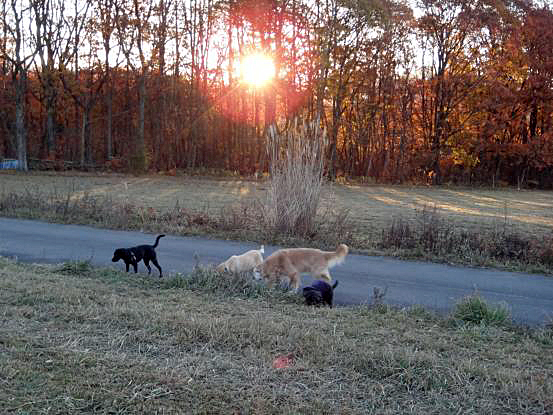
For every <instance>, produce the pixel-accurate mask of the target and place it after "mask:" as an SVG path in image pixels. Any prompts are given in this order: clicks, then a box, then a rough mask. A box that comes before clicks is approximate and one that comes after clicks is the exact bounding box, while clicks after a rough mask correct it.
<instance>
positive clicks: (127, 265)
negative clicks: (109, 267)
mask: <svg viewBox="0 0 553 415" xmlns="http://www.w3.org/2000/svg"><path fill="white" fill-rule="evenodd" d="M129 265H130V264H129V263H128V262H125V268H126V269H127V272H129Z"/></svg>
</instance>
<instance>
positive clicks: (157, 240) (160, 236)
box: [152, 235, 165, 248]
mask: <svg viewBox="0 0 553 415" xmlns="http://www.w3.org/2000/svg"><path fill="white" fill-rule="evenodd" d="M164 236H165V235H159V236H158V237H157V238H156V243H155V244H153V245H152V246H153V247H154V248H155V247H156V246H157V244H158V243H159V238H163V237H164Z"/></svg>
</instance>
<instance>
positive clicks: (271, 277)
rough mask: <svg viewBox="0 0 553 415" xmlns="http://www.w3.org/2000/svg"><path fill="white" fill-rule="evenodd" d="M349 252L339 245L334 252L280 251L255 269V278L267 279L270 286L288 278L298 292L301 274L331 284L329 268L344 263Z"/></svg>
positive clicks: (310, 249) (346, 248) (300, 249)
mask: <svg viewBox="0 0 553 415" xmlns="http://www.w3.org/2000/svg"><path fill="white" fill-rule="evenodd" d="M348 252H349V248H348V246H347V245H345V244H340V245H338V248H336V251H334V252H326V251H321V250H320V249H312V248H291V249H279V250H278V251H276V252H274V253H273V254H272V255H270V256H269V257H268V258H267V259H265V261H263V263H262V264H260V265H258V266H256V267H255V269H254V271H253V272H254V277H255V279H256V280H260V279H262V278H263V279H265V281H267V284H268V285H272V284H274V283H275V282H280V281H281V278H282V277H287V278H288V282H289V285H290V286H292V287H293V288H294V290H295V291H298V289H299V286H300V277H301V274H310V275H312V276H313V277H314V278H321V277H322V278H324V279H325V280H327V281H329V282H330V281H331V280H332V277H331V276H330V273H329V272H328V270H329V268H332V267H334V266H336V265H338V264H341V263H342V262H344V259H345V258H346V255H347V254H348Z"/></svg>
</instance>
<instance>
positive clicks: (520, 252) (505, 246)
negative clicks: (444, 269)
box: [378, 206, 553, 267]
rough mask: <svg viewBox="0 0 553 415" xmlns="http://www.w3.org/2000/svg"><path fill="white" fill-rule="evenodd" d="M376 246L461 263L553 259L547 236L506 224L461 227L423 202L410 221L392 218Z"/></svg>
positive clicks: (549, 261) (552, 261)
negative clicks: (488, 227)
mask: <svg viewBox="0 0 553 415" xmlns="http://www.w3.org/2000/svg"><path fill="white" fill-rule="evenodd" d="M378 246H379V247H380V248H385V249H390V248H391V249H399V250H404V251H406V252H409V251H411V252H414V253H418V254H427V255H430V256H434V257H441V258H450V259H452V258H456V259H460V260H462V261H463V262H464V263H480V262H481V261H482V259H483V258H486V259H491V260H495V261H499V262H503V263H511V262H517V263H519V264H532V263H535V264H542V265H545V266H549V267H550V266H551V264H552V263H553V259H552V258H553V248H552V246H553V244H552V243H551V240H549V241H548V240H547V238H545V239H544V240H541V241H538V240H536V239H533V238H531V237H527V236H524V235H521V234H520V233H517V232H516V231H515V230H514V229H510V228H509V227H507V226H505V225H503V226H500V227H497V228H495V229H491V230H485V229H482V230H478V231H476V230H467V229H463V228H460V227H457V226H455V224H454V223H452V222H450V221H447V220H446V219H445V218H444V217H443V216H442V215H441V214H440V212H439V211H438V209H437V208H436V207H435V206H434V207H429V206H424V207H423V208H422V209H420V210H418V211H417V213H416V215H415V220H412V221H410V220H407V219H405V218H402V217H399V218H393V219H392V220H391V222H390V224H389V226H388V227H387V228H385V229H384V230H383V231H382V236H381V240H380V241H379V243H378Z"/></svg>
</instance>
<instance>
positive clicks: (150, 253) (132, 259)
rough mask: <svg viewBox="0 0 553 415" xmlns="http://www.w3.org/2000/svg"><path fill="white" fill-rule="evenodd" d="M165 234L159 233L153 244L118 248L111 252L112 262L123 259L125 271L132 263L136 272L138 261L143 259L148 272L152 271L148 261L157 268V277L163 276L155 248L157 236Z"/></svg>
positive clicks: (160, 236)
mask: <svg viewBox="0 0 553 415" xmlns="http://www.w3.org/2000/svg"><path fill="white" fill-rule="evenodd" d="M164 236H165V235H159V236H158V237H157V238H156V243H155V244H153V245H138V246H133V247H132V248H119V249H116V250H115V252H114V253H113V258H112V259H111V260H112V262H117V261H119V260H120V259H122V260H123V261H125V266H126V268H127V272H129V265H132V266H133V268H134V272H138V263H139V262H140V261H142V260H144V265H146V268H148V274H150V273H151V272H152V268H150V261H152V264H154V265H155V266H156V267H157V269H159V278H161V277H163V275H162V274H161V267H160V266H159V264H158V263H157V257H156V251H155V248H156V246H157V244H158V242H159V238H163V237H164Z"/></svg>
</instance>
